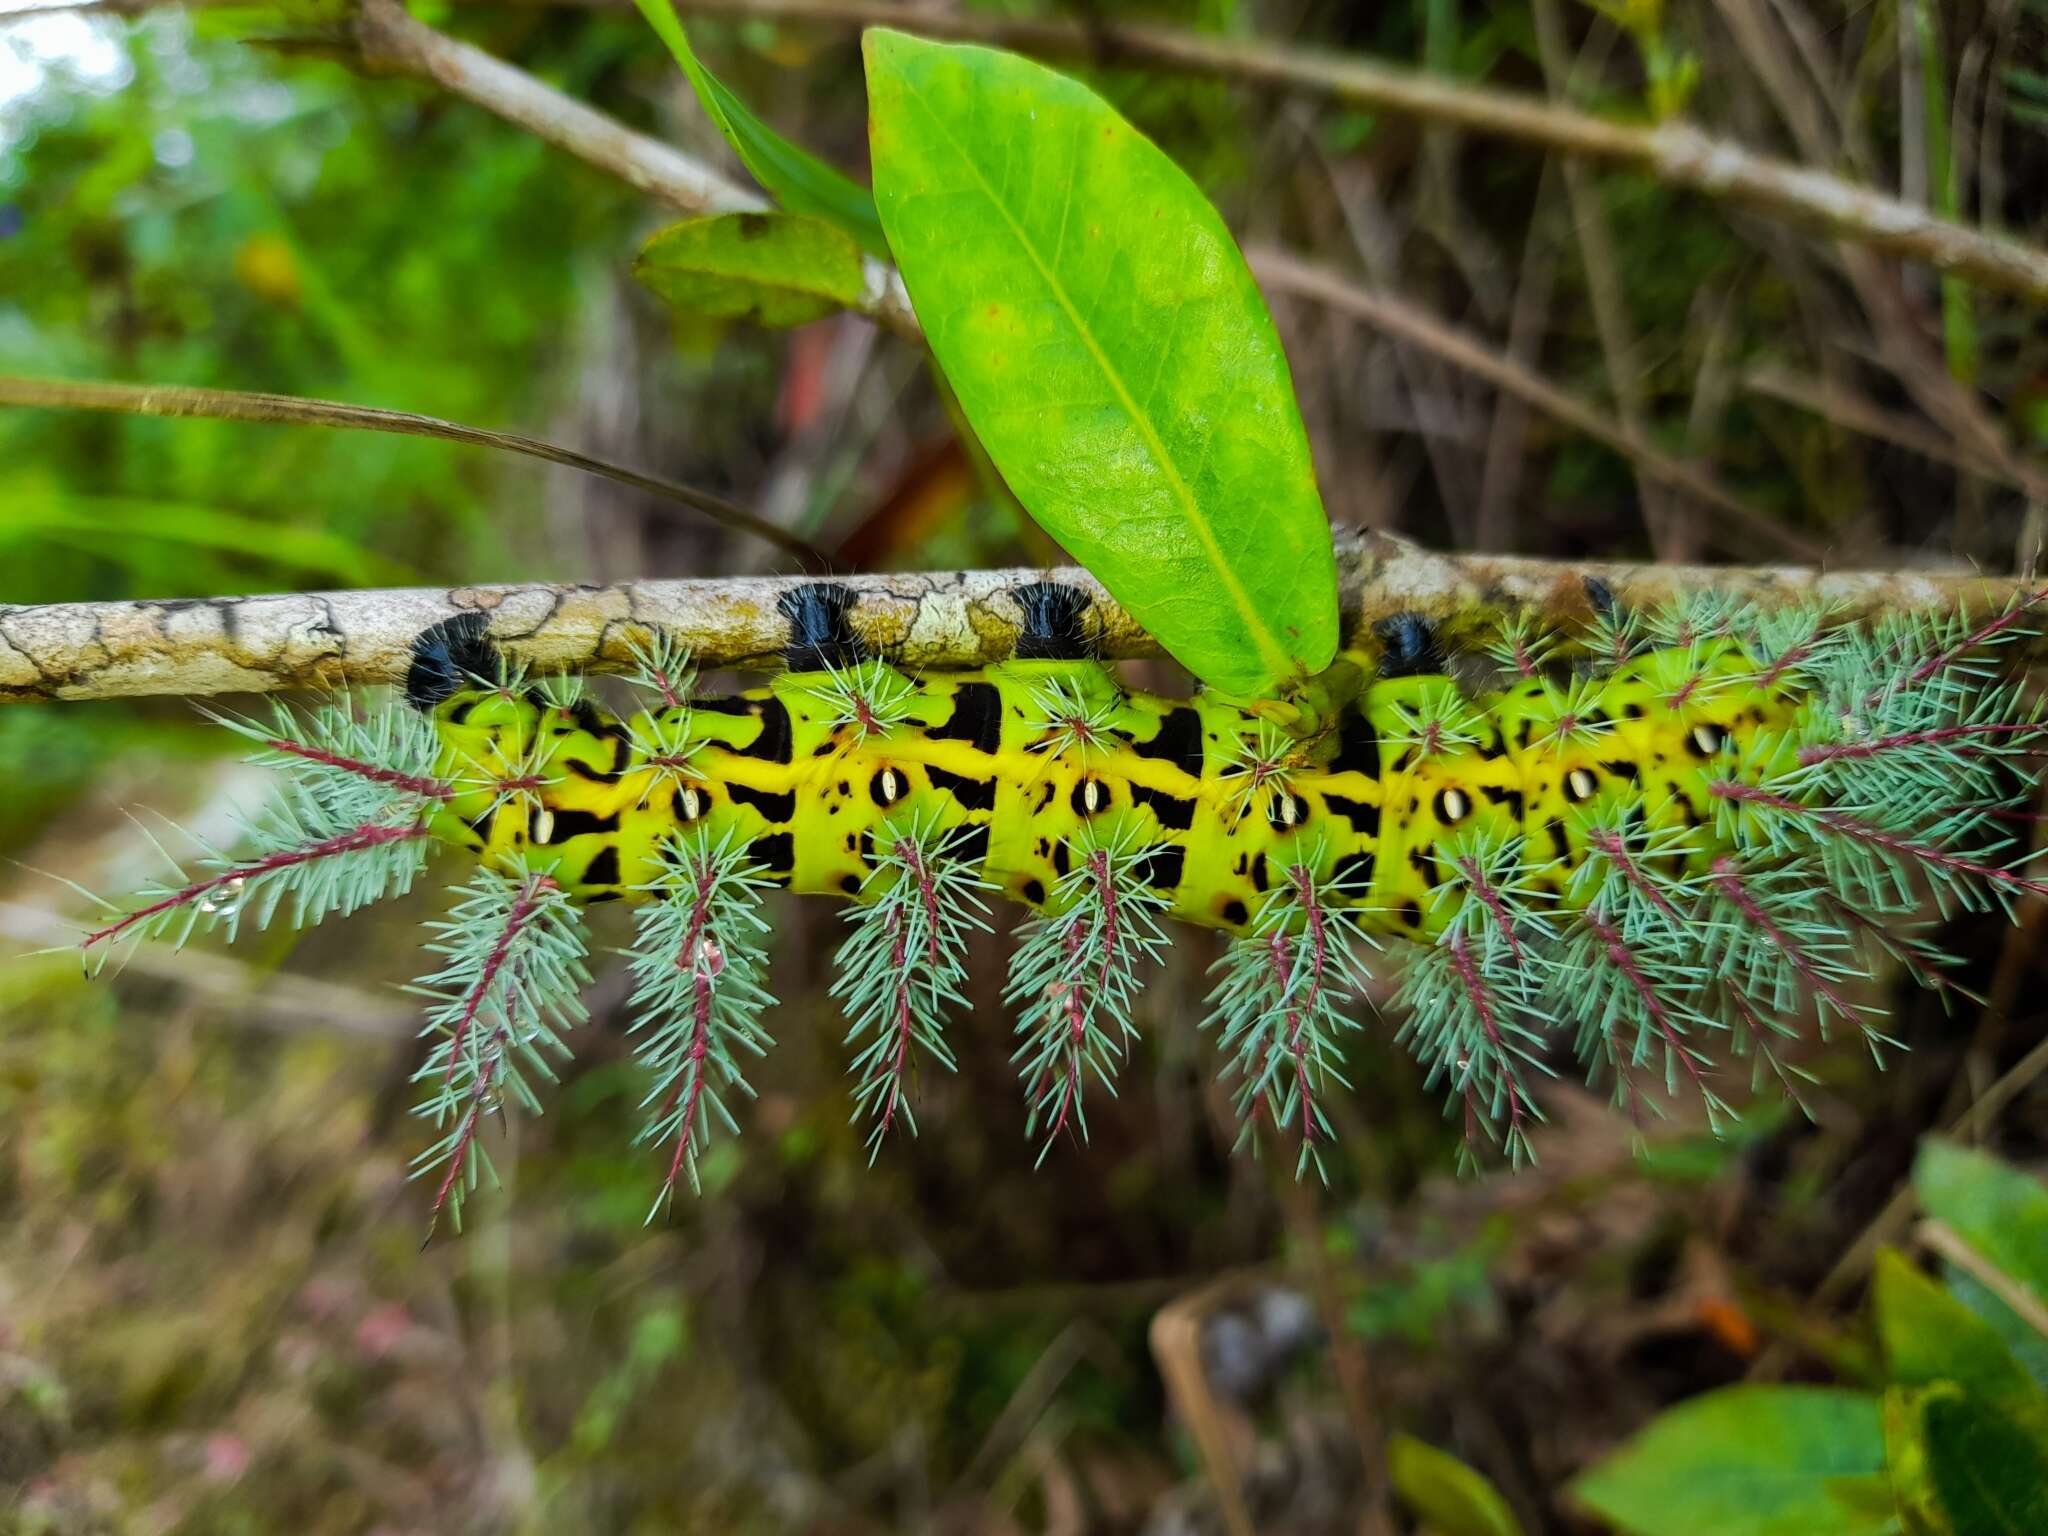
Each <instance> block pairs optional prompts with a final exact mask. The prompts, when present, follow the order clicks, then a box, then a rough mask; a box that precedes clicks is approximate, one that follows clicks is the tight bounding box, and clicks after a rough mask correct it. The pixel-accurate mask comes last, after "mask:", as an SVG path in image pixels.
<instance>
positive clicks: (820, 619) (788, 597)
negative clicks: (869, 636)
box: [775, 581, 867, 672]
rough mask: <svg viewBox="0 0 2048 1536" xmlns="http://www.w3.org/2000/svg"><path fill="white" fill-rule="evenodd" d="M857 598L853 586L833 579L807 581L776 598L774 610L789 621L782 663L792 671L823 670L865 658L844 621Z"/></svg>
mask: <svg viewBox="0 0 2048 1536" xmlns="http://www.w3.org/2000/svg"><path fill="white" fill-rule="evenodd" d="M857 601H859V599H858V598H856V597H855V596H854V593H853V589H852V588H850V587H844V586H841V585H840V584H839V583H838V582H836V581H811V582H806V583H804V585H802V586H800V587H792V588H791V589H790V590H789V591H787V592H785V593H783V594H782V596H780V597H779V598H777V599H776V600H775V611H776V612H777V613H780V614H781V615H782V616H783V617H784V618H785V619H787V620H789V643H788V644H787V645H785V646H784V647H783V652H782V654H783V665H784V666H786V667H788V668H789V670H790V671H792V672H823V671H825V670H826V669H827V668H838V667H850V666H852V665H854V664H855V663H856V662H859V661H864V660H866V659H867V651H866V648H865V647H864V646H862V645H861V643H860V640H859V638H858V637H857V636H855V634H854V632H853V626H852V625H851V624H850V623H849V622H848V621H847V615H848V614H849V613H851V612H852V611H853V605H854V604H855V603H856V602H857Z"/></svg>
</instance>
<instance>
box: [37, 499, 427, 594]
mask: <svg viewBox="0 0 2048 1536" xmlns="http://www.w3.org/2000/svg"><path fill="white" fill-rule="evenodd" d="M0 506H4V507H5V508H6V509H7V515H6V518H5V520H4V521H0V557H5V558H6V559H8V560H15V559H21V560H28V559H31V558H33V556H32V554H29V553H22V551H23V550H32V549H33V547H34V546H35V545H37V544H39V543H42V544H65V545H74V546H76V547H78V548H80V549H83V550H87V551H90V552H93V553H95V554H97V555H98V556H99V557H100V558H102V559H104V560H106V561H108V562H109V563H111V564H115V565H122V564H128V563H131V562H136V563H144V562H146V561H147V558H148V554H149V551H151V549H152V548H153V547H155V546H157V545H161V544H174V545H182V546H185V547H187V548H190V549H194V550H201V551H205V552H206V553H208V554H211V555H219V556H227V557H229V558H231V559H233V560H239V561H241V562H243V563H244V564H246V565H247V566H248V567H249V571H248V573H247V574H248V575H249V576H251V577H253V579H254V580H255V581H256V583H257V584H258V590H261V588H262V587H263V585H265V584H266V583H267V582H269V581H274V580H275V576H274V575H271V574H270V573H274V572H296V573H300V574H304V575H309V576H314V577H317V578H320V579H322V580H326V581H332V582H335V583H337V584H339V585H341V586H350V587H374V586H380V585H383V586H401V585H405V584H407V583H410V582H413V581H417V580H418V579H419V573H418V572H417V571H415V570H413V569H412V568H411V567H410V566H407V565H404V564H402V563H401V562H399V561H396V560H388V559H386V558H385V557H384V556H382V555H380V554H378V553H377V552H376V551H375V550H371V549H365V548H363V547H362V546H361V545H359V544H356V543H353V542H351V541H350V540H348V539H346V538H343V537H342V536H341V535H339V534H335V533H330V532H328V531H327V530H326V529H323V528H299V527H294V526H292V525H291V524H290V523H288V522H281V521H279V520H277V519H275V518H263V517H250V516H247V515H246V514H243V513H240V512H229V511H223V510H222V509H220V508H218V507H207V506H197V505H194V504H193V503H191V502H187V501H173V500H170V499H168V498H159V497H139V496H92V495H87V494H84V493H82V492H79V491H75V490H71V489H69V488H67V487H64V486H60V485H58V484H56V483H55V482H54V481H53V480H52V479H51V478H50V477H49V476H47V475H44V474H30V475H26V476H20V477H10V478H8V479H5V480H0ZM142 568H143V569H146V564H142ZM214 579H215V580H217V581H220V582H223V583H225V585H223V586H222V587H221V590H222V591H224V592H226V591H243V590H248V586H247V583H246V581H245V582H241V583H238V582H237V581H236V580H235V578H234V576H233V575H232V574H231V573H229V572H226V571H223V572H221V573H220V574H219V575H218V576H216V577H215V578H214ZM166 595H170V594H166Z"/></svg>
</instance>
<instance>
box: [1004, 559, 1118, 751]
mask: <svg viewBox="0 0 2048 1536" xmlns="http://www.w3.org/2000/svg"><path fill="white" fill-rule="evenodd" d="M1011 595H1012V596H1013V597H1014V598H1016V600H1017V606H1018V607H1019V608H1020V609H1022V610H1023V612H1024V626H1023V628H1022V629H1020V630H1019V631H1018V632H1017V649H1016V655H1017V656H1018V658H1019V659H1020V660H1026V661H1082V660H1086V659H1088V658H1091V657H1093V656H1094V654H1095V646H1094V644H1093V642H1092V641H1091V640H1090V639H1089V636H1088V609H1089V602H1090V600H1089V597H1088V594H1087V593H1086V592H1084V591H1083V590H1082V589H1081V588H1079V587H1075V586H1069V585H1068V584H1067V583H1065V582H1063V581H1033V582H1028V583H1026V584H1025V585H1024V586H1021V587H1019V588H1017V590H1016V591H1015V592H1013V593H1012V594H1011ZM983 750H984V751H993V750H994V749H993V748H984V749H983Z"/></svg>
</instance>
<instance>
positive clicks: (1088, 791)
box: [1081, 779, 1102, 816]
mask: <svg viewBox="0 0 2048 1536" xmlns="http://www.w3.org/2000/svg"><path fill="white" fill-rule="evenodd" d="M1081 805H1082V807H1083V808H1084V809H1085V810H1086V811H1087V812H1088V814H1089V815H1090V816H1093V815H1094V814H1095V813H1096V812H1097V811H1099V810H1101V809H1102V786H1101V785H1100V784H1098V783H1096V781H1095V780H1093V779H1083V780H1082V781H1081Z"/></svg>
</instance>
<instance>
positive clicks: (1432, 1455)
mask: <svg viewBox="0 0 2048 1536" xmlns="http://www.w3.org/2000/svg"><path fill="white" fill-rule="evenodd" d="M1387 1475H1388V1476H1389V1477H1390V1478H1392V1479H1393V1483H1394V1492H1395V1493H1397V1494H1399V1495H1400V1497H1401V1502H1402V1503H1403V1504H1405V1505H1407V1506H1408V1508H1409V1510H1410V1512H1412V1513H1413V1514H1414V1515H1415V1517H1416V1519H1418V1520H1420V1521H1421V1522H1422V1523H1423V1524H1424V1525H1426V1526H1428V1527H1429V1528H1430V1530H1431V1531H1433V1532H1435V1533H1437V1536H1522V1526H1521V1522H1520V1521H1518V1520H1516V1519H1515V1516H1514V1511H1512V1510H1511V1509H1509V1508H1508V1501H1507V1500H1506V1499H1504V1498H1502V1497H1501V1496H1500V1490H1499V1489H1497V1488H1495V1487H1494V1486H1493V1484H1492V1483H1491V1482H1490V1481H1488V1480H1487V1478H1486V1477H1485V1476H1483V1475H1482V1474H1481V1473H1479V1472H1476V1471H1474V1470H1473V1469H1472V1468H1471V1467H1468V1466H1466V1465H1465V1463H1464V1462H1462V1461H1460V1460H1458V1458H1457V1457H1455V1456H1452V1455H1450V1454H1448V1453H1447V1452H1444V1451H1440V1450H1438V1449H1437V1448H1436V1447H1435V1446H1433V1445H1429V1444H1426V1443H1424V1442H1423V1441H1421V1440H1418V1439H1416V1438H1415V1437H1414V1436H1413V1435H1395V1436H1393V1437H1392V1438H1391V1439H1389V1440H1388V1441H1387Z"/></svg>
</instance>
